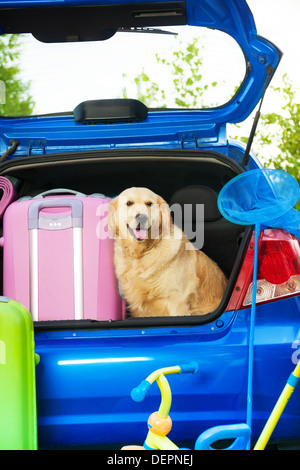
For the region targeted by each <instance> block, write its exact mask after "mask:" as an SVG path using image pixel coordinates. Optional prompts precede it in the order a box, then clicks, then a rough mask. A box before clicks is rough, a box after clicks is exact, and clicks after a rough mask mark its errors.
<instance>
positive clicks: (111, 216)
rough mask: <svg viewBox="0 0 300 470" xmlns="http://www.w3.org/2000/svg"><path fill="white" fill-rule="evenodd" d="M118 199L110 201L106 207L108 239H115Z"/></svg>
mask: <svg viewBox="0 0 300 470" xmlns="http://www.w3.org/2000/svg"><path fill="white" fill-rule="evenodd" d="M118 199H119V198H118V197H115V198H114V199H112V200H111V201H110V203H109V206H108V229H109V234H110V238H116V235H117V208H118Z"/></svg>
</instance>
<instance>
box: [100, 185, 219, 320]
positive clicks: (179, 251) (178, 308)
mask: <svg viewBox="0 0 300 470" xmlns="http://www.w3.org/2000/svg"><path fill="white" fill-rule="evenodd" d="M108 226H109V230H110V234H111V236H112V237H113V238H115V242H114V264H115V270H116V275H117V278H118V281H119V284H120V288H121V291H122V294H123V296H124V297H125V299H126V301H127V302H128V304H129V308H130V312H131V315H132V316H133V317H166V316H181V315H205V314H207V313H209V312H212V311H214V310H215V309H216V308H217V307H218V305H219V303H220V301H221V299H222V296H223V293H224V290H225V287H226V284H227V280H226V278H225V276H224V274H223V272H222V271H221V270H220V268H219V267H218V265H217V264H216V263H215V262H214V261H212V260H211V259H210V258H209V257H208V256H206V255H205V254H204V253H203V252H202V251H200V250H196V249H195V248H194V246H193V245H192V244H191V242H190V241H189V240H188V239H187V238H186V236H185V234H184V233H183V232H182V230H181V229H180V228H179V227H177V226H176V225H174V224H173V222H172V219H171V215H170V209H169V206H168V205H167V203H166V202H165V201H164V199H163V198H161V197H160V196H158V195H157V194H155V193H153V192H152V191H150V190H149V189H147V188H129V189H126V190H125V191H123V192H122V193H121V194H120V195H119V196H118V197H116V198H115V199H113V200H112V201H111V202H110V205H109V212H108Z"/></svg>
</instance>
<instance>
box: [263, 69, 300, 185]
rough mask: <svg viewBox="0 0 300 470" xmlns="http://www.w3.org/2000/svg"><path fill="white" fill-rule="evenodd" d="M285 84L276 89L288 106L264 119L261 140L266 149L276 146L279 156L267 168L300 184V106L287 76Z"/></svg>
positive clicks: (266, 115) (268, 114) (265, 116)
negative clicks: (283, 174)
mask: <svg viewBox="0 0 300 470" xmlns="http://www.w3.org/2000/svg"><path fill="white" fill-rule="evenodd" d="M282 82H283V85H282V86H281V87H277V88H274V87H273V91H274V92H275V93H277V94H280V95H281V97H282V98H283V100H284V102H285V104H284V105H283V107H282V112H281V113H280V114H277V113H266V114H263V115H262V116H261V121H262V125H261V126H260V132H259V136H258V139H259V141H260V143H261V144H262V146H263V147H264V146H265V145H271V144H274V143H276V147H277V149H278V153H277V155H275V156H274V157H272V158H271V159H269V161H268V163H267V165H268V166H269V165H273V166H274V167H275V168H279V169H282V170H285V171H287V172H288V173H291V174H292V175H293V176H294V177H295V178H296V180H297V181H298V183H299V184H300V103H297V97H296V90H295V88H294V87H293V84H292V83H291V80H290V79H289V78H288V77H287V75H286V74H285V75H283V77H282Z"/></svg>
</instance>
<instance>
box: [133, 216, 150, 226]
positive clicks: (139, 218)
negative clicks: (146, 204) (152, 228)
mask: <svg viewBox="0 0 300 470" xmlns="http://www.w3.org/2000/svg"><path fill="white" fill-rule="evenodd" d="M135 218H136V220H137V222H138V223H139V224H141V225H144V224H146V223H147V222H148V216H147V215H146V214H136V216H135Z"/></svg>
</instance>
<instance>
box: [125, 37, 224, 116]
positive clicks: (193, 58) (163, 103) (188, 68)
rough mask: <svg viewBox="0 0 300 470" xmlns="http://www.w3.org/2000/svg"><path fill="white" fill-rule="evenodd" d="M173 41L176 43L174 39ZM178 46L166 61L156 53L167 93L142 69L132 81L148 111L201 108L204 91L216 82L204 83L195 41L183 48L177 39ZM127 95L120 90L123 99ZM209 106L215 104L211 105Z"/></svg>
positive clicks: (138, 96)
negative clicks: (167, 79)
mask: <svg viewBox="0 0 300 470" xmlns="http://www.w3.org/2000/svg"><path fill="white" fill-rule="evenodd" d="M174 39H175V40H177V37H176V36H175V38H174ZM178 46H179V49H178V50H174V51H173V52H172V55H171V59H170V60H168V59H166V58H161V57H159V56H158V54H156V61H157V64H159V65H160V66H161V72H162V74H168V76H169V77H170V83H171V86H170V84H169V83H168V89H167V90H164V89H163V88H161V86H160V85H159V84H158V83H156V82H155V81H154V80H153V79H152V78H151V77H150V76H149V75H148V74H147V73H146V72H145V70H144V69H142V72H141V73H140V74H139V75H137V76H136V77H135V78H134V84H135V86H136V91H137V92H136V95H137V98H138V99H139V100H140V101H142V102H143V103H144V104H146V106H148V107H149V108H154V107H160V108H165V107H168V108H173V107H174V108H177V107H179V108H202V107H203V100H202V97H203V94H204V92H205V91H207V90H208V89H209V88H214V87H216V86H217V82H213V83H205V82H204V79H203V76H202V73H201V70H202V67H203V59H202V57H201V55H200V47H201V46H199V38H193V40H192V41H191V42H188V43H187V44H186V45H185V44H183V42H182V41H181V40H179V41H178ZM124 78H125V75H124ZM126 78H127V77H126ZM127 96H128V92H127V89H126V88H123V98H127ZM211 106H216V104H215V103H212V104H211Z"/></svg>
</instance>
